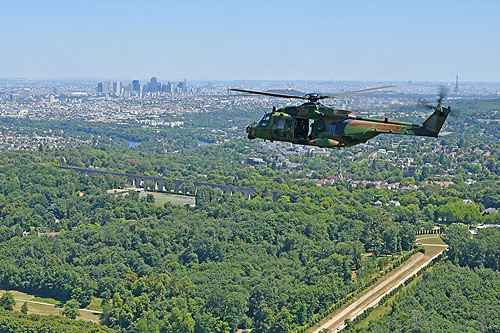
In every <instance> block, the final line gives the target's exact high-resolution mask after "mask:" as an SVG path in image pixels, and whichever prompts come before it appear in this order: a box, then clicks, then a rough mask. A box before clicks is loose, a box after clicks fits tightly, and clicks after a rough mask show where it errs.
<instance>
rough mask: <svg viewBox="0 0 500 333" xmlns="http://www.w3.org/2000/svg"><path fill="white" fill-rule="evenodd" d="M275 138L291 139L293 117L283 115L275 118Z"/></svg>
mask: <svg viewBox="0 0 500 333" xmlns="http://www.w3.org/2000/svg"><path fill="white" fill-rule="evenodd" d="M273 127H274V131H273V132H274V133H273V134H274V138H275V139H277V140H290V139H291V138H292V137H293V127H292V119H290V117H289V116H288V117H287V116H285V115H281V116H279V117H276V118H275V122H274V125H273Z"/></svg>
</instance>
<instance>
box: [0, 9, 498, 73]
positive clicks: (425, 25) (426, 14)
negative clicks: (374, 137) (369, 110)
mask: <svg viewBox="0 0 500 333" xmlns="http://www.w3.org/2000/svg"><path fill="white" fill-rule="evenodd" d="M499 9H500V3H498V2H495V1H484V2H481V3H480V4H476V3H469V2H466V3H457V2H454V1H441V2H433V1H420V2H418V3H407V2H400V1H395V0H393V1H384V2H382V3H379V2H377V3H374V2H369V1H358V2H356V3H347V2H341V1H319V0H318V1H313V2H310V3H308V4H304V3H301V2H298V1H276V2H264V1H257V2H253V3H252V4H242V3H237V2H232V1H218V2H216V3H205V2H201V1H197V2H190V3H181V2H167V3H164V2H156V1H149V2H145V3H138V2H133V1H106V2H98V1H94V0H91V1H86V2H82V3H73V2H72V3H67V2H63V1H51V2H49V3H39V2H36V1H31V2H30V1H28V2H23V3H22V4H20V3H14V2H11V3H6V4H4V5H3V10H2V12H1V13H0V19H1V20H0V28H2V30H3V31H7V32H8V33H4V34H2V36H1V37H0V43H2V45H3V46H4V48H5V51H4V52H2V53H1V54H0V61H1V62H2V64H4V66H2V69H0V77H5V78H45V79H64V78H95V79H106V78H119V79H124V78H141V77H142V78H148V77H151V76H156V77H158V78H177V79H187V80H212V81H240V80H245V81H246V80H250V81H255V80H262V81H265V80H273V81H290V80H293V81H301V80H308V81H329V80H330V79H333V80H334V81H382V82H383V81H409V80H411V81H422V82H425V81H427V82H448V81H454V79H455V75H457V74H458V75H459V76H460V80H461V81H463V82H498V81H499V80H500V79H499V78H500V68H499V67H498V65H497V63H498V59H500V44H498V43H496V42H495V41H496V40H497V32H498V31H499V30H500V29H499V28H500V27H499V25H500V23H498V20H497V15H498V12H500V10H499Z"/></svg>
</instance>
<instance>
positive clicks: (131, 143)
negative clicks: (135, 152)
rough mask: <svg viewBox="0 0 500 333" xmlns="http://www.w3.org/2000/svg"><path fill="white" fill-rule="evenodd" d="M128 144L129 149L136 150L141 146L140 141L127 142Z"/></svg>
mask: <svg viewBox="0 0 500 333" xmlns="http://www.w3.org/2000/svg"><path fill="white" fill-rule="evenodd" d="M127 142H128V147H129V148H134V147H137V146H138V145H140V144H141V143H140V142H139V141H127Z"/></svg>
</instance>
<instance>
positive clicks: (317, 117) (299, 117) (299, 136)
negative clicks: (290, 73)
mask: <svg viewBox="0 0 500 333" xmlns="http://www.w3.org/2000/svg"><path fill="white" fill-rule="evenodd" d="M392 87H393V86H383V87H376V88H368V89H361V90H355V91H350V92H344V93H338V94H333V95H321V94H318V93H311V94H305V95H302V96H301V95H291V94H282V93H274V92H264V91H255V90H246V89H236V88H230V89H229V90H232V91H237V92H242V93H247V94H257V95H264V96H272V97H281V98H294V99H302V100H305V101H306V102H305V103H304V104H302V105H300V106H285V107H283V108H280V109H276V107H273V109H272V112H269V113H266V114H264V116H263V117H262V119H260V120H259V121H258V122H257V123H255V122H254V123H253V124H251V125H249V126H248V127H247V128H246V132H247V133H248V138H249V139H250V140H252V139H255V138H259V139H264V140H270V141H271V142H272V141H274V140H276V141H284V142H291V143H292V144H300V145H308V146H317V147H324V148H346V147H352V146H354V145H357V144H360V143H365V142H367V141H368V140H370V139H372V138H374V137H376V136H377V135H379V134H382V133H385V134H400V135H414V136H429V137H438V136H439V132H440V130H441V127H442V126H443V124H444V122H445V120H446V118H447V117H448V115H449V114H450V112H451V111H452V110H451V107H449V106H448V107H447V108H446V107H443V106H441V102H442V100H443V99H444V97H445V94H446V91H445V89H444V88H441V90H440V92H439V97H438V100H437V105H430V104H425V103H422V102H421V101H420V102H421V104H423V105H424V106H426V107H428V108H430V109H433V110H434V112H433V113H432V114H431V115H430V116H429V118H427V119H426V120H425V121H424V122H423V123H422V124H410V123H404V122H398V121H392V120H388V119H387V118H385V119H372V118H364V117H359V116H356V115H354V113H353V111H350V110H344V109H339V108H334V107H331V106H328V105H324V104H322V103H321V102H320V101H322V100H324V99H329V98H343V97H347V96H359V95H364V94H371V93H374V92H382V91H381V89H386V88H392ZM446 134H450V133H446ZM446 134H445V133H443V134H442V135H446Z"/></svg>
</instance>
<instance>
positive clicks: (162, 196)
mask: <svg viewBox="0 0 500 333" xmlns="http://www.w3.org/2000/svg"><path fill="white" fill-rule="evenodd" d="M132 191H136V190H133V189H130V188H125V189H121V188H115V189H111V190H107V191H106V192H107V193H114V194H116V195H118V194H121V195H127V194H128V193H130V192H132ZM148 194H151V195H153V196H154V198H155V204H156V205H157V206H163V205H164V204H165V203H167V202H170V203H171V204H172V205H174V206H184V205H186V204H189V205H191V206H193V205H194V204H195V201H196V200H195V197H191V196H188V195H182V194H176V193H165V192H150V191H142V192H139V196H141V197H145V196H147V195H148Z"/></svg>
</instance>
